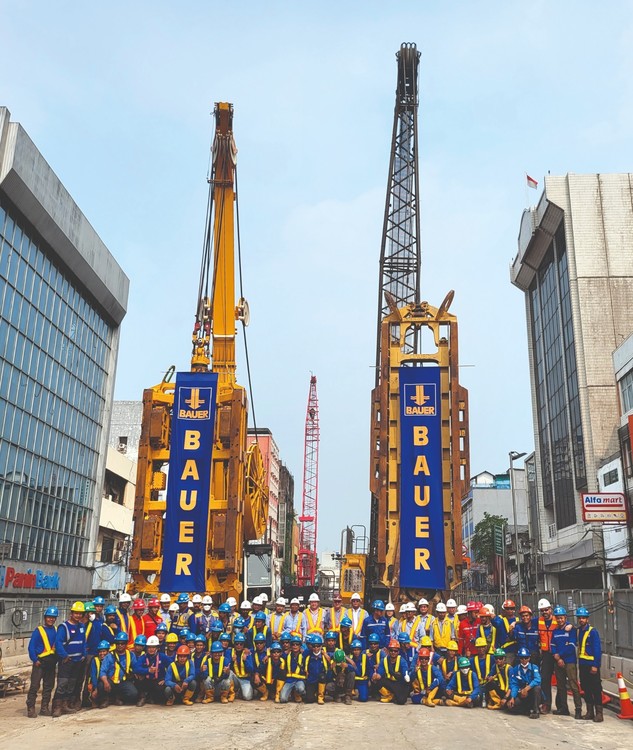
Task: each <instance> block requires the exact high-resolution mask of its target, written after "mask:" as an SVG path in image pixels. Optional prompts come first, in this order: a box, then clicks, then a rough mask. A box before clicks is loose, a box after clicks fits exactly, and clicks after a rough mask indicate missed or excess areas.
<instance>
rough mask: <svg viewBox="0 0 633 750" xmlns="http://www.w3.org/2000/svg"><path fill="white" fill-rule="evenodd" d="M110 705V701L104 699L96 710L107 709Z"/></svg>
mask: <svg viewBox="0 0 633 750" xmlns="http://www.w3.org/2000/svg"><path fill="white" fill-rule="evenodd" d="M109 705H110V701H109V700H108V699H107V698H104V699H103V700H102V701H101V703H99V705H98V708H107V707H108V706H109Z"/></svg>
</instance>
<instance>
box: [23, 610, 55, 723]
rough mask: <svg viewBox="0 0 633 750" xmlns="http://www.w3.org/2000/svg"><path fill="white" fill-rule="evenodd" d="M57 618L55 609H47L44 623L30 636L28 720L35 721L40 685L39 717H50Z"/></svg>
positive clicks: (53, 683)
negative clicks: (30, 664)
mask: <svg viewBox="0 0 633 750" xmlns="http://www.w3.org/2000/svg"><path fill="white" fill-rule="evenodd" d="M58 616H59V610H58V609H57V607H48V609H47V610H46V611H45V612H44V623H43V625H38V626H37V627H36V628H35V630H34V631H33V633H32V634H31V640H30V641H29V657H30V659H31V662H32V664H33V666H32V667H31V684H30V686H29V692H28V693H27V696H26V715H27V716H28V717H29V719H35V718H36V716H37V713H36V711H35V701H36V699H37V691H38V690H39V689H40V683H41V685H42V700H41V702H40V716H50V715H51V709H50V705H49V704H50V701H51V694H52V692H53V688H54V687H55V671H56V668H57V654H56V653H55V642H56V640H57V629H56V628H55V622H56V620H57V618H58Z"/></svg>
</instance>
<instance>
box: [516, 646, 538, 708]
mask: <svg viewBox="0 0 633 750" xmlns="http://www.w3.org/2000/svg"><path fill="white" fill-rule="evenodd" d="M517 656H518V657H519V663H518V664H515V665H514V666H513V667H512V669H511V670H510V700H509V701H508V708H509V709H510V711H511V712H512V713H521V714H529V715H530V719H538V718H539V716H540V713H539V703H540V698H541V673H540V672H539V668H538V667H537V666H536V664H532V662H531V661H530V652H529V651H528V650H527V648H525V647H524V646H522V647H521V648H520V649H519V651H518V653H517Z"/></svg>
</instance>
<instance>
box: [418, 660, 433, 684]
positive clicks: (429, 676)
mask: <svg viewBox="0 0 633 750" xmlns="http://www.w3.org/2000/svg"><path fill="white" fill-rule="evenodd" d="M415 674H416V676H417V678H418V685H419V686H420V688H421V689H425V688H428V686H429V685H430V684H431V683H432V682H433V670H432V667H431V665H430V664H427V667H426V684H425V682H424V680H423V679H422V675H423V672H422V670H421V669H420V668H419V667H418V668H417V670H416V672H415Z"/></svg>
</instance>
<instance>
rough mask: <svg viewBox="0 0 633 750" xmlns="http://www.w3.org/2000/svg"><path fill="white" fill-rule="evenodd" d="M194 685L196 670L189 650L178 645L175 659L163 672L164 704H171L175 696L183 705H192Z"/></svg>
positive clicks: (195, 685)
mask: <svg viewBox="0 0 633 750" xmlns="http://www.w3.org/2000/svg"><path fill="white" fill-rule="evenodd" d="M196 687H197V684H196V670H195V667H194V665H193V662H192V659H191V651H190V650H189V648H188V647H187V646H179V647H178V650H177V651H176V661H175V662H172V663H171V664H170V665H169V667H168V668H167V671H166V673H165V696H166V697H167V701H166V705H167V706H173V705H174V703H175V702H176V698H180V699H181V700H182V703H183V705H185V706H193V700H192V699H193V695H194V693H195V692H196Z"/></svg>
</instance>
